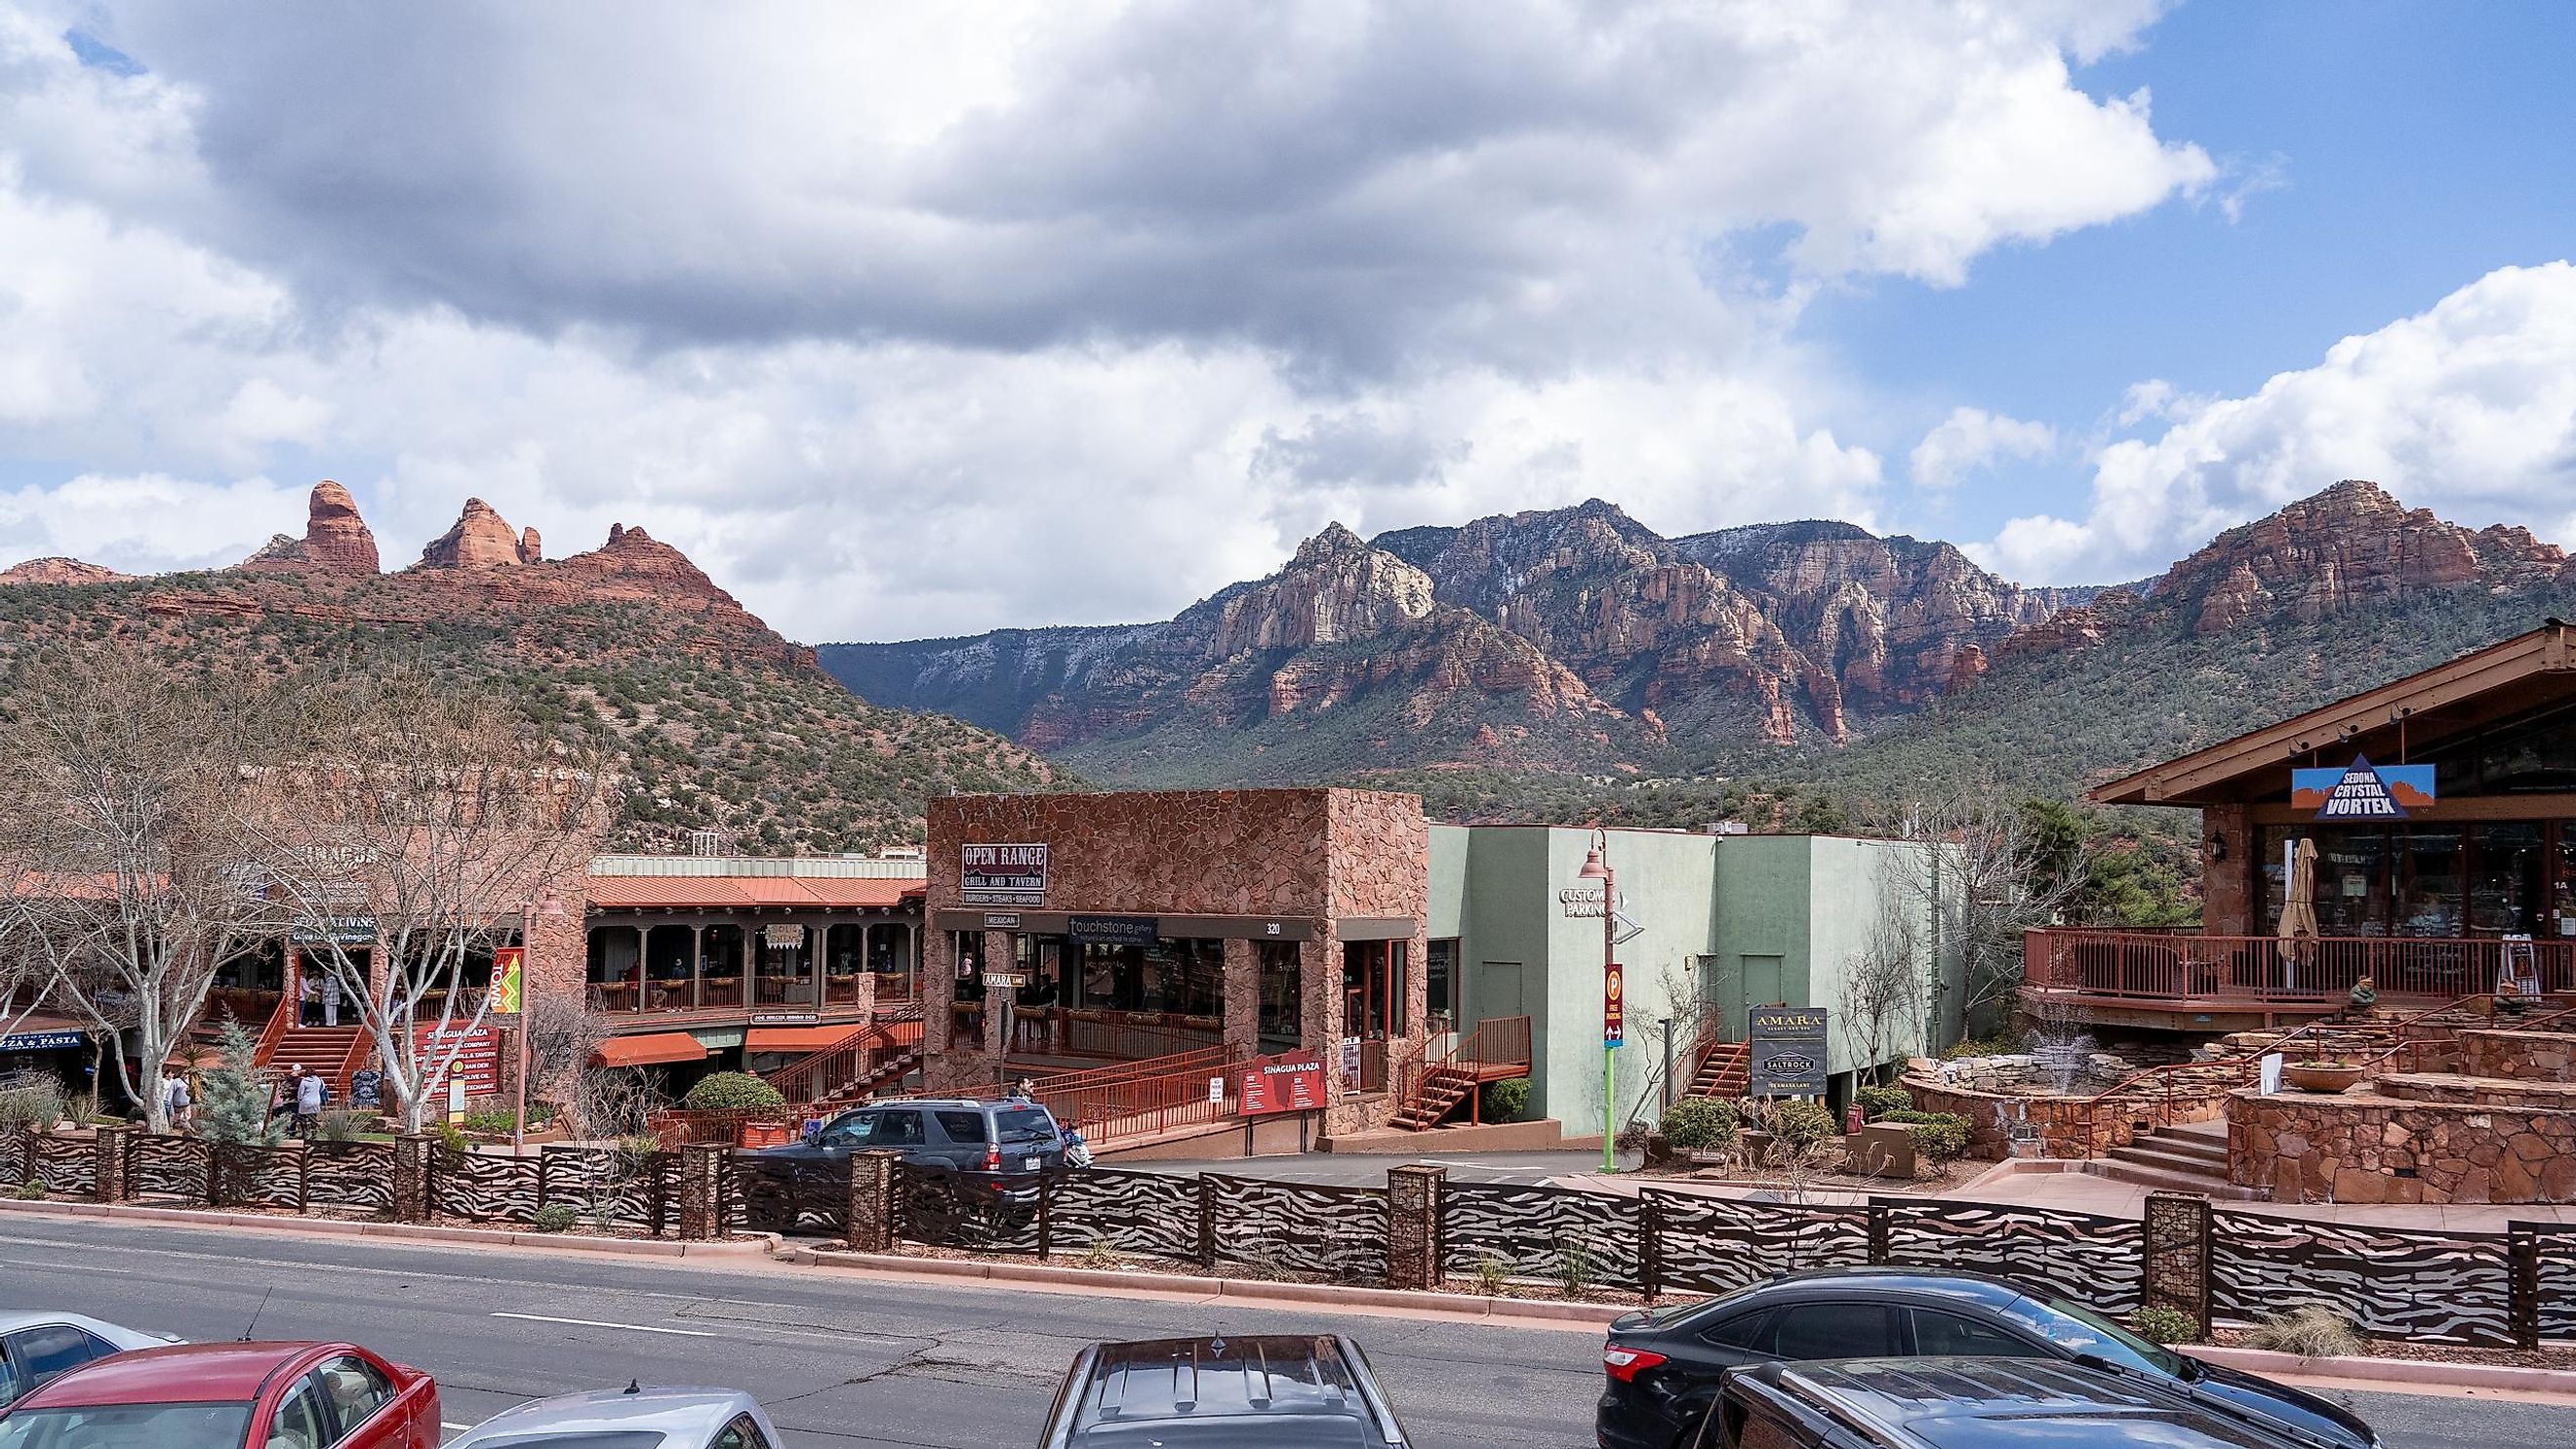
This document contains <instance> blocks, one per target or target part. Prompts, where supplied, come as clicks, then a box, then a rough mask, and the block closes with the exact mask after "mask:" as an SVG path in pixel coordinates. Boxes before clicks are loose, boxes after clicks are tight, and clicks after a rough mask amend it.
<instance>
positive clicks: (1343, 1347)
mask: <svg viewBox="0 0 2576 1449" xmlns="http://www.w3.org/2000/svg"><path fill="white" fill-rule="evenodd" d="M1405 1443H1406V1440H1405V1436H1404V1426H1403V1425H1401V1424H1399V1423H1397V1422H1396V1418H1395V1410H1394V1409H1392V1408H1390V1407H1388V1405H1387V1402H1386V1396H1385V1395H1384V1394H1381V1393H1379V1392H1378V1387H1377V1380H1376V1378H1375V1376H1374V1375H1372V1374H1371V1373H1370V1372H1369V1366H1368V1359H1367V1357H1366V1356H1365V1355H1363V1354H1362V1353H1361V1352H1360V1348H1359V1345H1358V1344H1355V1343H1353V1342H1351V1341H1350V1340H1349V1339H1347V1338H1344V1337H1342V1336H1341V1335H1339V1334H1326V1335H1321V1336H1317V1337H1313V1338H1303V1337H1291V1336H1287V1335H1276V1334H1272V1335H1261V1336H1258V1337H1250V1338H1226V1337H1217V1338H1160V1339H1151V1340H1147V1341H1145V1342H1141V1343H1100V1344H1094V1345H1092V1346H1091V1347H1089V1348H1086V1349H1084V1350H1083V1351H1082V1352H1081V1353H1079V1354H1076V1355H1075V1356H1074V1360H1073V1367H1072V1368H1070V1369H1068V1370H1066V1372H1065V1376H1064V1385H1063V1387H1061V1388H1059V1389H1057V1390H1056V1395H1055V1407H1053V1408H1051V1409H1049V1410H1048V1411H1047V1420H1046V1432H1045V1434H1044V1435H1043V1436H1042V1437H1041V1438H1040V1439H1039V1440H1038V1444H1039V1449H1114V1446H1120V1445H1134V1446H1136V1449H1165V1446H1168V1449H1201V1446H1210V1449H1232V1446H1236V1445H1241V1446H1245V1449H1250V1446H1255V1445H1262V1446H1268V1445H1278V1446H1283V1449H1303V1446H1307V1445H1314V1446H1318V1449H1324V1446H1329V1449H1403V1446H1404V1445H1405Z"/></svg>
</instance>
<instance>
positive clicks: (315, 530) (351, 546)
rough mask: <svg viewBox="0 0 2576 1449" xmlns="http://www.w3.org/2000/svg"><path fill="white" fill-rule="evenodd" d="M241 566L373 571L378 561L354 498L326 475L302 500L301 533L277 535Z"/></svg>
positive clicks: (273, 569) (283, 570)
mask: <svg viewBox="0 0 2576 1449" xmlns="http://www.w3.org/2000/svg"><path fill="white" fill-rule="evenodd" d="M240 567H242V568H244V569H246V570H249V571H250V572H252V573H308V572H309V573H324V574H372V573H375V572H376V571H377V570H378V569H379V568H381V567H382V564H381V562H380V561H379V560H378V558H377V555H376V536H375V534H374V533H372V532H370V531H369V530H368V528H367V521H366V520H365V519H364V518H361V517H359V516H358V502H357V500H356V499H354V498H351V497H350V496H349V490H348V489H346V488H343V487H341V486H340V485H339V484H337V483H334V482H332V481H331V480H330V479H328V478H325V479H323V480H322V481H321V482H319V483H316V484H314V485H313V493H312V496H311V497H310V498H308V499H307V500H306V501H305V506H304V536H303V537H302V538H294V537H291V536H289V535H287V534H283V533H281V534H278V535H277V536H276V537H274V538H271V539H270V540H269V541H268V542H267V543H266V544H265V545H263V546H262V547H261V548H260V550H259V551H258V552H257V553H254V554H252V555H251V556H250V557H249V558H246V559H244V560H242V562H241V565H240Z"/></svg>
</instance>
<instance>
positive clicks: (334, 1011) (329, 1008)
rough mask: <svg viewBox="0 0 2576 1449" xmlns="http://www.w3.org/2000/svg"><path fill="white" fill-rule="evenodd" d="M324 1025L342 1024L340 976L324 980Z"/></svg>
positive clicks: (324, 978) (328, 977)
mask: <svg viewBox="0 0 2576 1449" xmlns="http://www.w3.org/2000/svg"><path fill="white" fill-rule="evenodd" d="M322 1024H323V1025H324V1026H338V1025H339V1024H340V978H339V977H338V976H325V977H323V978H322Z"/></svg>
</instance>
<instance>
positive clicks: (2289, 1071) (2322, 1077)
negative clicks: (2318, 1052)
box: [2281, 1062, 2362, 1095]
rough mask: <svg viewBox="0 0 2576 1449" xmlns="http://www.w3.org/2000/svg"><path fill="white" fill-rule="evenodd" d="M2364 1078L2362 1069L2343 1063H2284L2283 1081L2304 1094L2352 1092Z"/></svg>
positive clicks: (2282, 1068)
mask: <svg viewBox="0 0 2576 1449" xmlns="http://www.w3.org/2000/svg"><path fill="white" fill-rule="evenodd" d="M2361 1078H2362V1069H2361V1068H2359V1067H2349V1066H2345V1065H2344V1064H2343V1063H2341V1062H2283V1063H2282V1064H2281V1080H2282V1081H2285V1082H2287V1083H2289V1084H2290V1085H2291V1086H2293V1087H2296V1088H2298V1089H2299V1090H2300V1091H2302V1092H2324V1093H2327V1094H2329V1095H2331V1094H2333V1093H2335V1092H2346V1091H2350V1090H2352V1088H2353V1086H2354V1084H2355V1083H2358V1082H2359V1081H2360V1080H2361Z"/></svg>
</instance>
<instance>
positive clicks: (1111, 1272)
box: [780, 1248, 1634, 1328]
mask: <svg viewBox="0 0 2576 1449" xmlns="http://www.w3.org/2000/svg"><path fill="white" fill-rule="evenodd" d="M780 1256H781V1257H782V1258H784V1259H786V1260H787V1261H789V1262H792V1263H802V1264H809V1265H812V1266H816V1267H826V1268H860V1269H866V1270H868V1271H871V1272H880V1273H909V1274H927V1275H930V1276H933V1277H940V1278H968V1279H981V1280H984V1281H988V1282H993V1283H1029V1284H1053V1285H1058V1286H1062V1287H1071V1288H1086V1289H1090V1290H1092V1291H1094V1292H1099V1293H1109V1294H1116V1293H1122V1292H1123V1293H1140V1294H1141V1293H1177V1294H1183V1295H1186V1296H1189V1297H1196V1298H1227V1299H1234V1300H1237V1301H1240V1302H1244V1303H1254V1304H1271V1305H1275V1306H1278V1307H1282V1308H1305V1307H1312V1306H1316V1305H1322V1306H1326V1307H1340V1308H1379V1309H1386V1308H1395V1309H1411V1310H1416V1311H1430V1312H1438V1313H1446V1314H1450V1315H1452V1316H1455V1317H1459V1318H1481V1319H1491V1320H1495V1321H1500V1322H1510V1321H1514V1320H1518V1321H1521V1322H1525V1323H1531V1324H1546V1325H1549V1326H1553V1327H1564V1326H1567V1325H1574V1326H1580V1327H1594V1328H1599V1327H1606V1326H1608V1324H1609V1322H1610V1320H1612V1319H1614V1318H1617V1317H1618V1316H1619V1315H1621V1314H1623V1313H1629V1312H1633V1311H1634V1310H1632V1309H1627V1308H1621V1307H1617V1306H1614V1305H1610V1304H1601V1303H1547V1302H1541V1301H1537V1300H1534V1299H1527V1298H1487V1297H1485V1296H1483V1295H1482V1294H1476V1293H1417V1292H1413V1291H1411V1290H1408V1289H1403V1288H1367V1287H1359V1286H1355V1285H1348V1284H1341V1283H1272V1282H1267V1281H1264V1280H1261V1279H1254V1278H1201V1277H1197V1276H1195V1275H1192V1274H1188V1273H1130V1272H1123V1271H1118V1270H1115V1269H1105V1268H1065V1267H1058V1266H1056V1265H1054V1264H1051V1263H1001V1262H994V1261H992V1260H990V1259H985V1258H914V1257H908V1256H906V1255H904V1254H901V1253H852V1252H845V1251H841V1250H837V1249H832V1248H790V1249H786V1250H784V1251H783V1252H782V1253H781V1254H780Z"/></svg>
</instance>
